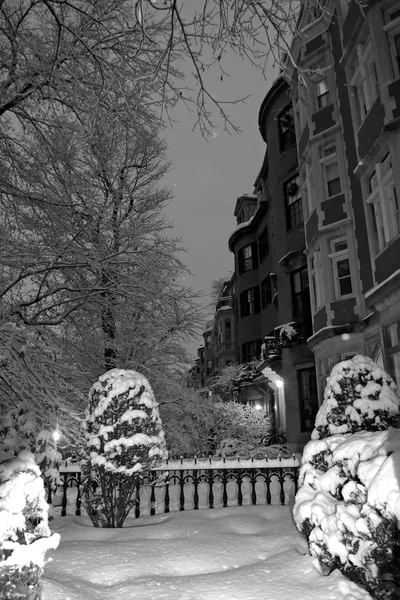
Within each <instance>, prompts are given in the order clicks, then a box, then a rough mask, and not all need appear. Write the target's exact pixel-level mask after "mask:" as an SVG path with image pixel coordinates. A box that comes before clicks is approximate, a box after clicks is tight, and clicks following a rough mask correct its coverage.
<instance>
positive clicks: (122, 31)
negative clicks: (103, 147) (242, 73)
mask: <svg viewBox="0 0 400 600" xmlns="http://www.w3.org/2000/svg"><path fill="white" fill-rule="evenodd" d="M360 4H362V5H364V4H365V3H364V2H362V1H361V0H360ZM327 10H328V9H327V0H270V1H269V2H263V1H262V0H197V1H196V3H195V4H194V3H192V5H191V4H190V3H187V2H184V0H162V1H161V0H96V2H94V1H89V0H2V2H1V3H0V55H1V57H2V58H1V62H0V117H1V116H2V115H5V114H7V113H10V112H11V113H13V115H14V117H15V118H17V119H18V120H19V121H20V122H22V123H23V122H24V121H25V120H26V119H35V106H36V104H37V103H41V104H43V103H46V104H47V105H48V106H49V107H51V108H52V109H53V110H54V108H55V107H56V108H57V110H60V108H61V107H64V108H65V107H67V108H68V110H72V111H73V112H74V113H75V114H76V117H77V118H79V115H80V113H81V112H84V113H86V114H96V113H97V111H98V110H104V109H105V110H110V111H113V110H115V106H114V104H115V100H116V99H118V98H119V99H121V98H123V100H124V102H123V103H120V104H119V107H118V111H117V112H118V116H119V118H121V119H123V118H127V115H128V114H129V113H130V112H131V111H132V110H135V109H136V108H137V107H138V104H140V105H143V104H146V105H148V106H150V105H151V106H153V107H157V109H158V117H159V118H161V120H162V121H168V118H169V117H168V107H170V106H171V105H172V104H174V103H175V102H176V101H183V102H184V103H185V104H186V105H187V106H189V108H191V109H192V110H194V113H195V115H196V118H195V121H196V123H197V125H198V126H199V128H200V130H201V131H202V133H203V134H206V133H207V132H208V131H209V130H210V127H212V125H213V124H212V119H213V111H214V110H216V112H217V114H219V115H220V116H222V119H223V121H224V122H225V126H226V127H227V128H228V129H230V130H231V129H236V127H235V125H234V123H232V122H231V120H230V119H229V115H228V112H227V109H228V105H229V104H230V103H232V102H237V101H238V100H240V99H237V98H236V99H229V101H227V102H221V101H220V100H217V99H216V98H215V97H214V96H213V93H212V91H211V90H210V89H209V86H208V85H207V71H208V69H209V68H210V67H214V66H216V67H217V68H218V69H219V70H220V76H221V78H222V79H223V78H224V77H225V75H226V71H225V61H224V59H225V57H226V55H227V53H228V51H232V50H233V51H234V52H236V53H237V54H238V55H239V56H240V57H241V58H242V59H243V60H246V61H248V62H249V63H250V64H251V65H252V66H254V67H255V68H257V69H259V70H260V72H262V73H264V71H265V67H266V64H267V62H268V61H273V62H275V63H276V64H277V65H282V64H283V62H284V57H288V58H289V60H291V57H290V41H291V38H292V36H293V35H294V34H295V33H299V30H298V27H299V23H300V16H301V14H302V12H304V11H309V12H310V13H311V14H313V15H314V17H318V16H320V15H321V14H322V13H323V12H327ZM300 34H301V32H300ZM177 61H182V62H181V63H179V62H177ZM183 61H184V62H185V63H186V65H190V67H189V68H190V72H191V74H190V77H189V79H188V80H184V81H182V76H181V74H180V73H179V71H178V70H177V68H176V65H177V64H183Z"/></svg>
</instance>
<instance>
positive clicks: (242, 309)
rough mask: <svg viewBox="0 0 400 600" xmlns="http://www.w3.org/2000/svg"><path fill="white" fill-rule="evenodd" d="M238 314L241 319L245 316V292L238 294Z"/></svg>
mask: <svg viewBox="0 0 400 600" xmlns="http://www.w3.org/2000/svg"><path fill="white" fill-rule="evenodd" d="M240 316H241V318H242V319H243V317H245V316H246V292H242V293H241V294H240Z"/></svg>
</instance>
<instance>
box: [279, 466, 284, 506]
mask: <svg viewBox="0 0 400 600" xmlns="http://www.w3.org/2000/svg"><path fill="white" fill-rule="evenodd" d="M284 482H285V475H284V473H283V469H282V467H281V468H280V469H279V483H280V484H281V504H282V505H284V504H285V488H284V487H283V484H284Z"/></svg>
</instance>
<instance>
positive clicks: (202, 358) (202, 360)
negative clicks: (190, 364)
mask: <svg viewBox="0 0 400 600" xmlns="http://www.w3.org/2000/svg"><path fill="white" fill-rule="evenodd" d="M200 362H201V363H203V362H204V351H203V350H202V351H201V352H200Z"/></svg>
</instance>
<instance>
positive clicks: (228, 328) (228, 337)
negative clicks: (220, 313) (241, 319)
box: [225, 319, 232, 343]
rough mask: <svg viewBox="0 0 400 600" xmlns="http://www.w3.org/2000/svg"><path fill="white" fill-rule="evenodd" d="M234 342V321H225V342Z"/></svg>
mask: <svg viewBox="0 0 400 600" xmlns="http://www.w3.org/2000/svg"><path fill="white" fill-rule="evenodd" d="M231 341H232V321H231V320H230V319H225V342H227V343H230V342H231Z"/></svg>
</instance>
